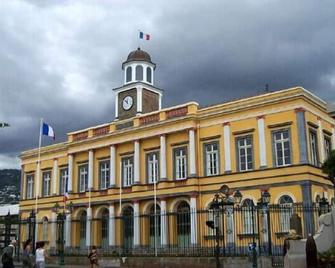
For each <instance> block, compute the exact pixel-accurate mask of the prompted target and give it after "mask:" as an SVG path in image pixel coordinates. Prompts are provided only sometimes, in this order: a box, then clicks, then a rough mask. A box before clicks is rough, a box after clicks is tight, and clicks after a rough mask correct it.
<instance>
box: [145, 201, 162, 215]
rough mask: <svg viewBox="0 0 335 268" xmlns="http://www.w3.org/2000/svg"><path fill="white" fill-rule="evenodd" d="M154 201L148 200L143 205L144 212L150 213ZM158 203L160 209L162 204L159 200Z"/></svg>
mask: <svg viewBox="0 0 335 268" xmlns="http://www.w3.org/2000/svg"><path fill="white" fill-rule="evenodd" d="M154 203H155V202H154V201H153V200H151V201H149V202H147V203H146V204H145V205H144V206H143V211H142V212H143V214H150V209H151V207H152V206H153V205H154ZM156 205H157V206H158V207H159V209H160V208H161V205H160V204H159V203H158V202H157V203H156Z"/></svg>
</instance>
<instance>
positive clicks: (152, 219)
mask: <svg viewBox="0 0 335 268" xmlns="http://www.w3.org/2000/svg"><path fill="white" fill-rule="evenodd" d="M160 209H161V208H160V206H159V205H158V204H156V214H155V204H154V203H152V204H151V206H150V207H149V230H148V231H149V232H148V234H149V246H150V247H151V248H154V247H155V245H157V246H160V244H161V216H160V214H161V211H160Z"/></svg>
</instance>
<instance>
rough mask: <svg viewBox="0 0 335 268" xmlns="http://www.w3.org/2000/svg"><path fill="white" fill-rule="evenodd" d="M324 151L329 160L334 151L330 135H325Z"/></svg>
mask: <svg viewBox="0 0 335 268" xmlns="http://www.w3.org/2000/svg"><path fill="white" fill-rule="evenodd" d="M324 150H325V159H327V158H328V157H329V155H330V153H331V151H332V142H331V138H330V137H329V136H328V135H324Z"/></svg>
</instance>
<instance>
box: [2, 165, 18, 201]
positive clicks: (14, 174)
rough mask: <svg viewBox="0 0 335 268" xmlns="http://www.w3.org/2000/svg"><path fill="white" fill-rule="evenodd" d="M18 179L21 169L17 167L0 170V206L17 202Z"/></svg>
mask: <svg viewBox="0 0 335 268" xmlns="http://www.w3.org/2000/svg"><path fill="white" fill-rule="evenodd" d="M20 180H21V171H20V170H19V169H1V170H0V206H1V205H5V204H18V203H19V200H20Z"/></svg>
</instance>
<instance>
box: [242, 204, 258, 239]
mask: <svg viewBox="0 0 335 268" xmlns="http://www.w3.org/2000/svg"><path fill="white" fill-rule="evenodd" d="M241 212H242V219H243V233H244V234H253V233H254V232H255V231H256V230H255V229H254V228H256V221H255V220H256V215H255V214H256V211H255V206H254V201H252V200H251V199H250V198H247V199H244V200H243V202H242V207H241Z"/></svg>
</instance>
